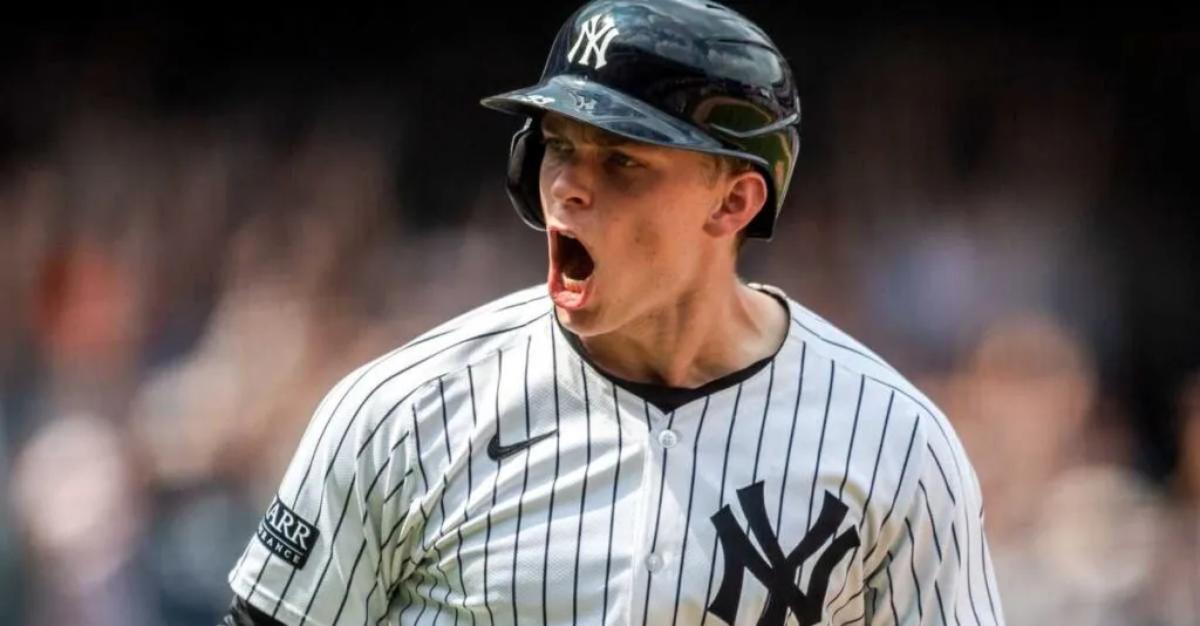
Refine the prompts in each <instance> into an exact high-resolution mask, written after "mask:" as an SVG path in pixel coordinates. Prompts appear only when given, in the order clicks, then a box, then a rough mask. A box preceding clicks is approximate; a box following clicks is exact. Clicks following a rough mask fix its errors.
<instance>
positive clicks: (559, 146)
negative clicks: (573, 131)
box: [542, 137, 571, 154]
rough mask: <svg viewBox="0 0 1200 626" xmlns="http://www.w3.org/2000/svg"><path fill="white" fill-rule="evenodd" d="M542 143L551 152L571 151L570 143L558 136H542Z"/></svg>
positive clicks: (564, 152)
mask: <svg viewBox="0 0 1200 626" xmlns="http://www.w3.org/2000/svg"><path fill="white" fill-rule="evenodd" d="M542 145H544V146H546V152H548V153H551V154H566V153H568V152H570V151H571V144H570V143H569V142H567V141H566V140H564V139H561V138H559V137H542Z"/></svg>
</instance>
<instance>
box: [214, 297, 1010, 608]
mask: <svg viewBox="0 0 1200 626" xmlns="http://www.w3.org/2000/svg"><path fill="white" fill-rule="evenodd" d="M756 287H757V288H759V289H762V290H764V291H766V292H768V293H771V294H773V295H775V296H776V297H777V298H778V299H779V300H780V301H781V302H783V303H785V304H786V306H787V307H788V308H789V310H790V317H791V322H790V325H789V330H788V334H787V338H786V340H785V342H784V343H783V345H782V347H781V348H780V349H779V351H778V352H777V353H776V354H775V355H774V356H773V357H771V358H769V359H766V360H764V361H761V362H759V363H757V364H755V365H754V366H751V367H749V368H747V369H746V370H743V371H742V372H738V373H736V374H733V375H730V376H728V377H725V378H723V379H720V380H717V381H714V382H712V383H710V384H708V385H705V386H704V387H702V388H701V389H699V390H696V391H695V392H693V393H691V394H688V395H687V397H683V398H681V399H679V400H678V401H677V402H675V403H674V404H678V406H675V407H674V408H670V410H664V409H663V408H660V406H656V404H655V403H653V402H651V401H650V400H648V399H647V397H646V396H647V394H642V393H639V391H640V390H642V389H644V388H645V386H637V385H632V384H629V383H625V382H623V381H615V380H614V379H612V378H610V377H608V376H606V375H605V374H603V373H601V371H600V370H598V369H597V368H596V367H594V366H593V364H592V363H591V362H590V361H589V360H588V359H587V357H586V355H585V354H583V353H582V352H581V350H580V349H579V343H578V340H577V339H575V338H574V337H573V336H571V335H570V334H569V333H567V332H566V331H565V330H564V329H563V328H562V327H561V326H560V325H559V324H558V322H557V320H556V318H555V316H554V309H553V304H552V303H551V302H550V300H549V298H548V297H547V296H546V288H545V286H544V285H539V286H537V287H533V288H530V289H526V290H523V291H520V292H517V293H514V294H512V295H510V296H507V297H505V298H503V299H501V300H498V301H496V302H494V303H492V304H489V305H486V306H483V307H481V308H479V309H476V310H475V311H472V312H470V313H467V314H465V315H463V316H460V317H458V318H457V319H455V320H452V321H450V322H447V323H446V324H444V325H442V326H440V327H439V328H436V329H434V330H432V331H430V332H429V333H427V334H425V335H423V336H421V337H419V338H417V339H415V340H414V341H412V342H410V343H409V344H407V345H406V346H403V347H401V348H399V349H397V350H395V351H394V352H392V353H390V354H387V355H385V356H383V357H381V358H379V359H377V360H375V361H374V362H372V363H369V364H367V365H365V366H363V367H362V368H360V369H358V370H357V371H355V372H353V373H352V374H350V375H349V376H347V377H346V378H345V379H344V380H342V381H341V382H340V383H339V384H337V385H336V386H335V387H334V388H333V390H332V391H331V392H330V393H329V394H328V395H327V396H326V398H325V399H324V400H323V401H322V403H321V405H320V406H319V407H318V408H317V411H316V415H315V416H314V417H313V420H312V423H311V425H310V426H309V428H308V430H307V431H306V433H305V434H304V437H303V439H302V440H301V442H300V445H299V449H298V451H297V453H296V456H295V459H294V461H293V462H292V464H291V466H290V468H289V469H288V470H287V473H286V475H285V477H284V479H283V482H282V485H281V486H280V488H279V492H278V496H277V498H276V499H275V501H274V502H273V503H272V504H271V506H270V509H269V510H268V512H267V515H266V517H265V518H264V520H263V521H262V523H261V524H260V526H259V528H258V532H257V536H256V537H254V538H252V539H251V541H250V544H249V546H248V547H247V549H246V551H245V553H244V554H243V555H242V557H241V559H240V560H239V561H238V563H237V564H236V566H235V567H234V569H233V571H232V572H231V573H230V583H231V584H232V586H233V589H234V591H235V592H236V593H237V594H238V595H240V596H242V597H243V598H245V599H247V600H248V601H249V602H250V603H251V604H252V605H254V606H255V607H257V608H259V609H260V610H262V611H265V612H266V613H267V614H269V615H272V616H274V618H275V619H277V620H279V621H281V622H283V623H285V624H289V625H291V626H297V625H303V624H313V625H316V626H328V625H333V624H337V625H339V626H343V625H349V624H354V625H357V624H397V625H403V626H411V625H416V624H427V625H442V626H450V625H464V626H465V625H467V624H470V625H471V626H476V625H488V626H491V625H493V624H495V625H500V626H509V625H513V626H515V625H517V624H529V625H539V626H560V625H566V624H572V625H575V624H589V625H614V624H622V625H634V624H636V625H644V624H654V625H662V626H675V625H687V626H694V625H698V624H699V625H703V624H711V625H713V626H718V625H721V624H738V625H752V624H757V625H760V626H782V625H784V624H800V625H806V626H807V625H810V624H831V625H842V624H858V623H862V624H870V625H882V624H894V625H901V624H903V625H909V624H939V625H940V624H954V625H955V626H958V625H960V624H962V625H972V626H1000V625H1001V624H1003V617H1002V615H1001V608H1000V599H999V597H998V595H997V591H996V586H995V577H994V575H993V573H992V569H991V562H990V556H989V554H988V548H987V542H986V541H985V538H984V532H983V522H982V518H983V514H982V506H981V500H980V493H979V485H978V481H977V479H976V477H975V474H974V471H973V469H972V468H971V466H970V464H969V462H968V460H967V457H966V455H965V454H964V452H963V449H962V446H961V445H960V443H959V441H958V439H957V437H956V435H955V434H954V432H953V430H952V429H951V427H950V424H949V423H948V422H947V421H946V419H945V417H944V416H943V415H942V414H941V413H940V412H939V411H938V409H937V408H936V407H934V405H933V404H932V403H930V402H929V400H927V399H926V398H925V397H924V396H922V395H921V394H920V393H919V392H918V391H917V390H915V389H914V388H913V386H912V385H910V384H909V383H908V382H907V381H906V380H905V379H904V378H903V377H902V376H901V375H900V374H898V373H897V372H896V371H895V370H893V369H892V368H891V367H889V366H888V365H886V364H885V363H884V362H883V361H882V360H881V359H880V358H879V357H877V356H876V355H874V354H872V353H871V352H870V351H868V350H867V349H865V348H864V347H862V346H861V345H860V344H859V343H857V342H856V341H854V340H853V339H851V338H850V337H848V336H847V335H845V334H844V333H842V332H840V331H839V330H837V329H836V328H834V327H833V326H832V325H831V324H829V323H828V322H826V321H825V320H823V319H821V318H820V317H818V316H817V315H815V314H813V313H812V312H810V311H808V310H806V309H805V308H803V307H802V306H800V305H799V304H797V303H796V302H795V301H792V300H790V299H789V298H787V297H786V295H784V294H783V293H782V292H780V291H779V290H778V289H775V288H772V287H767V286H762V285H756ZM676 395H677V396H678V394H676ZM680 402H682V403H681V404H680Z"/></svg>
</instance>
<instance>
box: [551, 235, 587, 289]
mask: <svg viewBox="0 0 1200 626" xmlns="http://www.w3.org/2000/svg"><path fill="white" fill-rule="evenodd" d="M555 237H556V238H557V239H558V246H557V248H558V250H557V254H556V255H555V256H556V259H555V260H556V261H557V265H558V267H559V270H560V271H561V272H562V275H563V277H565V278H567V279H569V280H573V281H582V280H587V279H588V277H590V276H591V275H592V272H593V271H595V270H596V262H595V261H593V260H592V255H591V254H589V253H588V251H587V248H586V247H584V245H583V244H582V243H580V241H579V240H578V239H576V238H574V237H572V236H571V235H569V234H567V233H564V232H562V231H558V232H556V233H555Z"/></svg>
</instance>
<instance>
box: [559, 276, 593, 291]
mask: <svg viewBox="0 0 1200 626" xmlns="http://www.w3.org/2000/svg"><path fill="white" fill-rule="evenodd" d="M562 281H563V287H566V289H567V291H575V292H580V291H583V287H584V283H585V282H587V281H586V280H575V279H574V278H571V277H569V276H567V275H565V274H564V275H563V277H562Z"/></svg>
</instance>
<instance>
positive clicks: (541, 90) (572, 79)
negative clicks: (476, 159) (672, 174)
mask: <svg viewBox="0 0 1200 626" xmlns="http://www.w3.org/2000/svg"><path fill="white" fill-rule="evenodd" d="M483 105H484V106H487V107H490V108H493V109H497V110H500V111H505V112H508V113H513V114H517V115H524V116H526V118H527V119H526V122H525V126H524V127H523V128H522V129H521V130H519V131H517V133H516V134H515V135H514V136H513V141H512V146H511V151H510V154H509V164H508V180H507V186H508V194H509V197H510V198H511V199H512V202H513V205H514V206H515V207H516V209H517V212H518V213H520V215H521V217H522V218H523V219H524V220H525V222H526V223H528V224H529V225H530V226H532V227H534V228H537V229H539V230H541V229H544V228H545V222H544V221H543V218H542V207H541V201H540V199H539V193H538V172H539V169H540V165H541V160H542V156H543V151H544V149H543V147H542V142H541V127H540V122H539V118H540V116H541V115H542V114H544V113H545V112H547V111H553V112H554V113H557V114H560V115H563V116H565V117H568V118H571V119H574V120H577V121H579V122H583V123H586V124H590V125H592V126H596V127H598V128H601V129H603V130H605V131H608V132H610V133H613V134H616V135H621V136H623V137H626V138H629V139H633V140H635V141H641V142H645V143H650V144H655V145H661V146H668V147H672V148H682V149H686V150H694V151H697V152H705V153H709V154H715V155H726V156H732V157H737V158H740V159H744V160H746V161H748V162H749V163H750V164H752V165H753V166H754V168H755V169H756V170H758V171H759V172H760V173H761V174H762V175H763V177H764V178H765V179H766V181H767V187H768V194H769V195H768V198H767V204H766V205H765V206H764V207H763V210H762V211H760V212H759V214H758V215H757V216H756V217H755V218H754V219H753V220H752V221H751V222H750V224H749V225H747V227H746V235H747V236H748V237H756V238H760V239H770V238H771V234H772V231H773V229H774V226H775V219H776V217H777V216H778V215H779V211H780V209H781V207H782V205H783V198H784V196H785V195H786V193H787V189H788V183H789V182H790V181H791V177H792V170H793V169H794V166H795V163H796V154H797V151H798V150H799V145H800V136H799V132H798V130H797V128H798V126H799V123H800V99H799V97H798V96H797V94H796V86H795V83H794V82H793V79H792V73H791V69H790V68H789V67H788V63H787V60H786V59H784V57H783V55H782V54H781V53H780V52H779V49H778V48H777V47H776V46H775V44H774V43H772V42H771V40H770V38H768V37H767V35H766V34H765V33H763V31H762V30H761V29H760V28H758V27H757V26H755V25H754V23H752V22H751V21H750V20H748V19H746V18H745V17H743V16H741V15H739V14H737V13H736V12H734V11H732V10H730V9H728V8H726V7H724V6H721V5H719V4H717V3H715V2H700V1H691V0H596V1H594V2H590V3H588V4H586V5H584V6H583V7H582V8H580V9H579V10H578V11H576V12H575V14H574V15H572V16H571V18H570V19H568V20H567V22H566V23H565V24H564V25H563V27H562V28H561V29H560V30H559V32H558V36H557V37H556V38H555V40H554V45H553V46H552V47H551V48H550V56H549V58H548V59H547V60H546V66H545V68H544V69H543V71H542V77H541V80H540V81H538V83H537V84H536V85H534V86H532V87H528V88H525V89H518V90H516V91H511V92H508V93H504V94H501V95H497V96H492V97H490V98H485V99H484V100H483Z"/></svg>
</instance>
